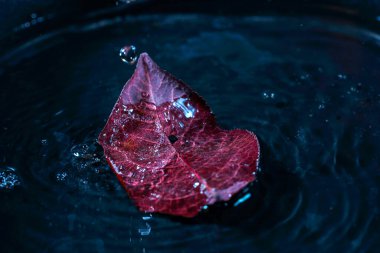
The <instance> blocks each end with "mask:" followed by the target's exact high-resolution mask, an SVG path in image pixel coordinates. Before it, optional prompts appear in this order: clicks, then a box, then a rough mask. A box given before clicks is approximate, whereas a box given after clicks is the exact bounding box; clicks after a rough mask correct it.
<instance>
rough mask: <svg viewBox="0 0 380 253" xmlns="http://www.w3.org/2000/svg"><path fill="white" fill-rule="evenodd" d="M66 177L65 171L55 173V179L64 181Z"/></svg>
mask: <svg viewBox="0 0 380 253" xmlns="http://www.w3.org/2000/svg"><path fill="white" fill-rule="evenodd" d="M66 177H67V173H66V172H60V173H57V175H56V178H57V181H64V180H65V178H66Z"/></svg>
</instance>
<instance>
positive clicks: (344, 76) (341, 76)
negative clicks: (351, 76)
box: [338, 74, 347, 80]
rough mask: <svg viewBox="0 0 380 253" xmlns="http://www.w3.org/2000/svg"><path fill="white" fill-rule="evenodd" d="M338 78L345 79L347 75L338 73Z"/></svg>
mask: <svg viewBox="0 0 380 253" xmlns="http://www.w3.org/2000/svg"><path fill="white" fill-rule="evenodd" d="M338 78H339V79H341V80H345V79H347V76H346V75H344V74H338Z"/></svg>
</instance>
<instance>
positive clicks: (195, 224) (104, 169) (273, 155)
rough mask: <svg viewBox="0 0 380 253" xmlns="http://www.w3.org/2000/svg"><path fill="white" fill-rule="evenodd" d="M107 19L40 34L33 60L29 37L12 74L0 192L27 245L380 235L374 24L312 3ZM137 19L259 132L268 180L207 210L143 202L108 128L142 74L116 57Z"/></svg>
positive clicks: (342, 245) (165, 52)
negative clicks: (158, 209) (173, 210)
mask: <svg viewBox="0 0 380 253" xmlns="http://www.w3.org/2000/svg"><path fill="white" fill-rule="evenodd" d="M105 21H107V22H101V21H99V22H100V23H102V24H106V25H107V29H102V27H103V26H104V25H103V26H92V25H91V24H83V25H78V26H73V27H72V28H70V29H63V30H60V32H59V33H57V35H59V36H54V35H51V36H45V37H44V38H45V39H46V40H43V39H41V40H38V43H37V42H36V43H35V44H31V46H33V48H35V52H34V54H31V55H33V64H30V62H31V61H28V58H27V57H28V54H23V53H22V52H23V50H31V48H30V47H29V48H28V47H27V46H25V48H23V49H22V48H21V49H18V50H15V52H16V51H17V52H18V53H17V52H16V53H14V54H13V56H12V57H13V58H17V59H14V64H13V65H9V66H8V65H7V66H6V68H4V72H3V73H2V74H1V76H0V78H1V83H4V84H5V88H4V91H6V94H7V95H3V94H2V95H1V96H2V99H0V103H1V106H0V110H2V115H5V116H4V123H3V127H2V129H0V137H1V138H2V143H1V145H0V151H1V156H0V158H1V160H0V161H1V163H2V166H1V167H0V190H3V189H11V191H8V190H7V191H4V192H5V194H3V195H1V196H2V197H3V196H4V198H5V201H3V202H2V203H5V204H4V205H2V207H1V208H0V211H1V214H2V215H1V216H2V217H4V218H5V221H4V222H2V225H3V226H4V227H5V228H6V230H7V231H8V232H9V233H8V234H9V236H11V237H12V236H13V237H12V238H13V239H14V240H16V241H17V240H19V239H18V238H23V240H24V239H25V241H27V242H33V244H31V243H24V242H23V243H19V244H20V247H21V249H20V250H18V251H17V252H35V251H38V252H41V251H45V252H66V251H73V250H74V251H75V250H77V251H78V250H79V251H81V252H86V251H89V252H113V251H116V252H118V251H125V252H144V251H146V252H159V251H162V252H170V251H171V252H194V251H199V252H205V251H208V252H231V251H235V250H239V251H241V252H263V251H264V252H265V251H267V252H283V251H288V252H295V251H306V250H314V251H315V250H316V251H331V252H333V251H336V252H359V251H362V252H366V251H371V250H373V249H375V248H376V243H377V241H378V240H377V239H378V238H379V236H380V235H379V232H378V231H377V230H378V229H377V228H378V225H379V205H378V203H379V183H380V182H379V179H378V176H379V175H380V174H379V171H378V161H377V159H376V157H377V153H378V151H379V150H380V146H379V143H380V140H379V136H380V135H379V134H378V130H377V128H376V126H378V125H379V120H378V117H375V115H377V113H378V111H379V109H380V108H379V106H380V104H379V103H378V102H377V101H378V94H380V91H379V87H377V86H376V85H375V83H376V82H375V81H376V80H378V79H379V78H380V76H379V74H378V71H377V70H376V69H374V68H370V67H368V68H367V67H366V66H376V63H377V62H376V61H377V60H376V59H375V57H374V56H376V55H377V54H378V52H379V50H378V44H377V43H378V42H377V41H374V39H373V38H372V39H368V38H367V37H366V36H367V35H366V34H368V31H367V32H359V31H361V29H364V28H360V27H356V26H355V27H352V24H351V23H347V22H333V21H331V20H330V21H327V20H321V19H318V18H313V19H309V18H307V17H302V18H300V17H298V18H297V17H274V16H273V17H272V16H270V17H246V18H240V17H239V18H237V17H212V16H205V15H186V16H178V15H174V16H171V15H167V16H165V17H163V16H160V15H157V16H151V15H147V16H136V17H128V18H122V17H119V18H115V19H110V20H105ZM99 22H97V23H99ZM300 23H302V24H304V27H303V28H302V30H300V28H299V27H300V26H299V24H300ZM226 24H227V25H226ZM184 25H186V29H183V27H184ZM157 27H162V28H163V29H159V30H157ZM231 27H233V28H234V29H230V28H231ZM88 28H91V29H88ZM132 28H133V29H132ZM134 28H137V29H134ZM173 30H178V31H181V33H180V35H178V34H173V33H172V32H171V31H173ZM364 30H365V29H364ZM253 31H254V32H253ZM126 32H127V33H128V37H130V38H133V40H134V41H133V43H135V44H136V45H137V46H138V47H139V48H142V49H144V48H145V50H147V51H149V53H150V54H151V55H152V56H153V57H154V59H155V60H156V61H157V62H159V63H160V64H162V65H163V66H165V68H166V69H168V70H170V71H171V72H172V73H175V75H176V76H178V77H180V78H182V79H184V80H186V82H187V83H189V84H190V85H191V87H193V88H194V89H195V90H196V91H197V92H198V93H199V94H202V95H203V96H204V97H205V99H206V100H207V101H208V103H209V105H210V107H211V108H213V110H214V113H215V115H216V116H217V119H218V121H219V122H220V124H221V125H222V126H223V127H225V128H228V129H233V128H245V129H249V130H251V131H253V132H255V133H256V134H257V136H259V138H260V143H261V150H262V157H261V161H260V162H261V164H260V167H261V170H260V173H258V179H257V181H256V182H254V183H253V184H251V185H249V186H248V187H247V188H246V189H244V190H243V191H242V192H240V193H239V194H238V195H237V196H235V197H234V198H233V199H232V200H231V201H230V202H228V203H220V204H217V205H214V206H210V207H209V208H208V209H207V210H203V212H202V214H201V215H200V216H199V217H196V218H195V219H191V220H189V219H181V218H174V217H169V216H165V215H158V214H153V215H149V214H145V213H141V212H139V211H138V210H137V209H136V207H135V206H134V205H133V203H132V202H131V200H129V198H128V196H127V194H126V192H125V190H124V189H123V188H122V187H121V185H120V184H119V183H118V181H117V178H116V177H115V175H114V174H113V173H112V171H111V170H110V169H109V167H108V165H107V163H106V161H105V159H104V157H103V151H102V149H101V147H100V146H99V145H98V144H97V142H96V139H97V135H98V133H99V132H100V130H101V127H102V126H103V125H104V124H105V120H106V118H107V116H108V114H109V113H110V111H111V109H112V106H113V104H114V102H115V100H116V98H117V96H118V95H119V92H120V90H121V88H122V85H123V84H124V82H125V81H126V80H127V79H128V78H129V76H130V75H131V73H132V69H130V68H125V66H123V65H122V64H120V63H119V61H118V59H114V56H115V52H117V50H118V48H119V47H120V45H124V44H125V43H126V41H125V38H126V37H125V36H126ZM288 35H289V36H288ZM363 36H364V37H363ZM58 37H59V38H58ZM280 37H281V38H282V39H281V43H279V40H278V39H277V38H280ZM62 38H64V40H65V43H64V44H63V42H62ZM347 38H348V40H346V39H347ZM151 41H154V45H152V43H151ZM221 41H223V43H220V42H221ZM360 41H366V43H367V44H365V45H364V44H362V43H360ZM115 50H116V51H115ZM347 52H359V53H360V57H358V58H355V57H357V56H355V53H352V54H347ZM359 53H358V54H359ZM51 55H54V59H52V57H51ZM25 57H26V58H25ZM5 58H6V57H5ZM5 58H1V59H5ZM30 59H31V58H30ZM99 59H102V61H101V64H99ZM357 65H358V66H357ZM184 66H186V67H184ZM41 73H43V74H41ZM359 83H360V85H359ZM53 84H54V85H53ZM5 108H7V109H5ZM8 108H9V109H8ZM10 164H11V165H12V167H9V166H7V165H10ZM13 166H14V167H13ZM15 168H17V170H16V169H15ZM15 186H19V187H15ZM12 189H13V190H12ZM0 193H1V194H2V192H0ZM8 218H9V219H8ZM20 228H22V229H20ZM24 228H25V229H24ZM16 234H17V235H18V236H17V238H16V237H15V236H14V235H16ZM7 247H9V248H7ZM5 249H6V250H8V249H9V250H8V251H10V252H13V251H15V250H14V249H13V248H12V245H10V246H8V245H6V248H5Z"/></svg>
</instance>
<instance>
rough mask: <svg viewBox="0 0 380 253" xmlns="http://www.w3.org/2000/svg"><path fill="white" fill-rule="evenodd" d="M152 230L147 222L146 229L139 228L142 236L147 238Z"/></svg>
mask: <svg viewBox="0 0 380 253" xmlns="http://www.w3.org/2000/svg"><path fill="white" fill-rule="evenodd" d="M151 230H152V228H151V226H150V225H149V223H148V222H146V223H145V227H144V228H139V229H138V230H137V231H138V232H139V234H140V235H142V236H147V235H149V234H150V232H151Z"/></svg>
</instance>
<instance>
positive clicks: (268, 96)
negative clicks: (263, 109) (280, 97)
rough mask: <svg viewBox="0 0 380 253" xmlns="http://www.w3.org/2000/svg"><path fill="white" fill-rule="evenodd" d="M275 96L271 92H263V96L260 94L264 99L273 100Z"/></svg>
mask: <svg viewBox="0 0 380 253" xmlns="http://www.w3.org/2000/svg"><path fill="white" fill-rule="evenodd" d="M275 96H276V94H275V93H273V92H263V94H262V97H263V98H264V99H269V98H271V99H274V98H275Z"/></svg>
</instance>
